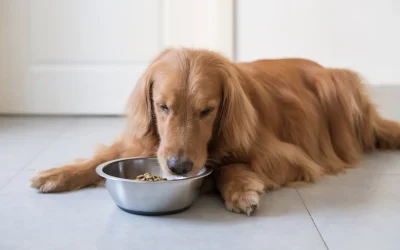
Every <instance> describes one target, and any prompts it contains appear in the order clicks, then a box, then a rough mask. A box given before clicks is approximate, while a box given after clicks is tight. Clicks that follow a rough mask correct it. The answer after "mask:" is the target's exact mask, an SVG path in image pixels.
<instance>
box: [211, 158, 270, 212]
mask: <svg viewBox="0 0 400 250" xmlns="http://www.w3.org/2000/svg"><path fill="white" fill-rule="evenodd" d="M215 177H216V185H217V188H218V190H219V192H220V193H221V195H222V197H223V199H224V200H225V206H226V208H227V209H228V210H230V211H233V212H237V213H246V214H247V215H250V214H251V213H253V212H254V211H255V210H256V209H257V207H258V205H259V201H260V195H261V194H262V193H263V192H264V183H263V181H262V180H260V179H259V178H258V177H257V175H256V173H255V172H253V171H252V170H251V169H250V168H249V166H248V165H247V164H231V165H226V166H223V167H221V168H220V169H218V170H217V171H216V174H215Z"/></svg>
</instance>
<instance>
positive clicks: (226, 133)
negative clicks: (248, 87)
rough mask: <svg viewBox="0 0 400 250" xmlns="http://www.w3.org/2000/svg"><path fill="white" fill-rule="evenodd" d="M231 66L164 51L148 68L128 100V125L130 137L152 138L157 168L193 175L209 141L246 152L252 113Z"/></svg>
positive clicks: (211, 57) (194, 53) (208, 56)
mask: <svg viewBox="0 0 400 250" xmlns="http://www.w3.org/2000/svg"><path fill="white" fill-rule="evenodd" d="M239 77H240V74H239V72H238V70H237V68H236V67H235V65H234V64H233V63H231V62H229V61H228V60H227V59H225V58H224V57H222V56H220V55H218V54H216V53H213V52H210V51H204V50H190V49H168V50H165V51H163V52H162V53H161V54H160V55H159V56H158V57H157V58H156V59H155V60H154V61H153V62H152V63H151V64H150V65H149V67H148V69H147V70H146V71H145V73H144V74H143V75H142V77H141V79H140V80H139V82H138V83H137V85H136V87H135V89H134V91H133V93H132V95H131V97H130V101H129V102H128V106H127V112H128V120H129V122H128V124H129V130H130V131H131V134H132V135H133V136H134V137H136V138H139V139H140V138H146V137H149V136H150V137H156V138H157V139H158V140H159V147H158V151H157V157H158V160H159V162H160V164H161V166H162V167H163V168H165V169H169V170H170V171H172V172H173V173H174V174H177V175H182V174H188V175H189V176H193V175H196V174H197V173H198V172H199V171H200V170H201V169H202V168H203V167H204V165H205V163H206V161H207V158H208V150H209V146H210V143H213V142H215V141H223V142H224V143H223V144H224V145H226V146H227V147H230V148H231V149H232V150H241V149H244V150H246V149H248V148H249V147H250V146H251V145H250V144H251V141H252V139H253V138H254V136H255V129H254V128H255V123H256V112H255V110H254V108H253V106H252V105H251V103H250V101H249V98H248V97H246V94H245V92H244V89H243V87H242V85H241V84H240V79H239ZM153 139H154V138H153Z"/></svg>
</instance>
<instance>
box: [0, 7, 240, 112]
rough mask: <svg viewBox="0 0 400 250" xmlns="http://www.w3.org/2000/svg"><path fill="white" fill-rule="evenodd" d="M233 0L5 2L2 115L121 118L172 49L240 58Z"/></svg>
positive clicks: (1, 17) (0, 39)
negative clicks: (152, 65)
mask: <svg viewBox="0 0 400 250" xmlns="http://www.w3.org/2000/svg"><path fill="white" fill-rule="evenodd" d="M232 1H233V0H222V1H214V0H166V1H163V0H145V1H144V0H143V1H135V0H35V1H25V0H0V113H25V114H26V113H27V114H121V113H122V112H123V110H124V105H125V102H126V100H127V98H128V95H129V93H130V91H131V90H132V88H133V87H134V85H135V84H136V80H137V78H138V77H139V76H140V74H141V73H142V72H143V70H144V69H145V67H146V66H147V64H148V63H149V61H150V60H151V59H152V58H153V57H154V56H155V55H156V54H157V53H158V52H159V51H160V50H162V49H163V48H165V47H168V46H189V47H203V48H210V49H214V50H218V51H220V52H222V53H223V54H225V55H226V56H227V57H230V58H231V57H232V54H233V46H232V44H233V37H232V28H233V16H232V13H233V3H232Z"/></svg>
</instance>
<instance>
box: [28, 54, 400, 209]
mask: <svg viewBox="0 0 400 250" xmlns="http://www.w3.org/2000/svg"><path fill="white" fill-rule="evenodd" d="M127 117H128V119H127V127H126V130H125V131H124V132H123V133H122V136H121V137H120V139H118V140H117V141H116V142H115V143H113V144H112V145H110V146H102V147H101V148H100V149H99V150H98V151H97V153H96V154H95V155H94V156H93V157H92V158H91V159H88V160H83V161H79V162H75V163H73V164H69V165H66V166H63V167H60V168H53V169H49V170H46V171H43V172H40V173H38V174H37V175H36V176H35V177H34V178H32V180H31V184H32V186H33V187H35V188H37V189H38V190H39V191H40V192H43V193H47V192H61V191H68V190H75V189H80V188H83V187H86V186H91V185H94V184H96V183H98V182H100V181H102V179H101V177H99V176H98V175H97V174H96V173H95V168H96V166H98V165H99V164H100V163H102V162H105V161H108V160H113V159H117V158H121V157H133V156H146V157H147V156H157V158H158V160H159V162H160V164H161V166H162V167H163V168H165V169H169V171H171V172H173V173H175V174H188V175H196V174H197V173H198V172H199V171H200V169H201V168H203V167H204V166H205V165H206V164H208V165H211V166H213V167H214V169H215V171H214V175H213V178H214V180H215V183H216V187H217V189H218V191H219V192H220V194H221V195H222V197H223V199H224V201H225V205H226V207H227V209H229V210H231V211H234V212H238V213H246V214H248V215H250V214H251V213H252V212H253V211H254V210H255V209H256V208H257V207H258V204H259V199H260V195H261V194H262V193H263V192H264V191H265V190H269V189H273V188H277V187H280V186H284V185H288V184H291V183H294V182H298V181H304V182H315V181H317V180H318V179H319V178H320V177H321V176H322V175H324V174H337V173H340V172H343V171H344V170H345V169H346V168H351V167H353V166H354V164H355V162H356V161H357V160H359V159H360V157H361V155H362V154H363V153H364V152H368V151H371V150H374V149H377V148H378V149H399V148H400V124H399V123H397V122H394V121H390V120H387V119H384V118H382V117H381V116H380V115H379V114H378V112H377V110H376V108H375V106H374V104H373V103H372V102H371V100H370V99H369V98H368V96H367V94H366V91H365V90H364V87H363V82H362V79H361V78H360V76H358V75H357V74H356V73H355V72H353V71H350V70H347V69H333V68H325V67H323V66H321V65H319V64H317V63H315V62H312V61H309V60H305V59H277V60H259V61H254V62H249V63H233V62H230V61H229V60H227V59H226V58H224V57H223V56H221V55H219V54H217V53H214V52H212V51H207V50H194V49H186V48H182V49H167V50H165V51H163V52H161V53H160V54H159V55H158V56H157V57H156V58H155V59H154V61H153V62H152V63H151V64H150V65H149V67H148V69H147V70H146V71H145V72H144V74H143V76H142V77H141V78H140V80H139V81H138V83H137V85H136V86H135V88H134V90H133V93H132V95H131V97H130V100H129V102H128V105H127Z"/></svg>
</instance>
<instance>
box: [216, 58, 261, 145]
mask: <svg viewBox="0 0 400 250" xmlns="http://www.w3.org/2000/svg"><path fill="white" fill-rule="evenodd" d="M220 70H221V72H222V86H223V99H222V106H221V109H220V117H219V121H220V122H219V132H218V134H219V136H220V137H222V139H223V140H224V141H225V142H226V143H227V145H230V146H231V147H233V148H236V149H244V150H246V151H247V150H249V149H250V147H251V146H252V143H253V142H254V139H255V136H256V133H257V131H256V124H257V120H258V119H257V112H256V110H255V108H254V107H253V105H252V103H251V101H250V98H249V97H248V96H247V95H246V93H245V91H244V89H243V86H242V85H241V83H240V80H241V79H240V74H241V73H240V72H239V71H238V69H237V68H236V67H235V66H234V65H233V64H232V63H231V62H225V63H224V65H223V66H222V67H221V68H220Z"/></svg>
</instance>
